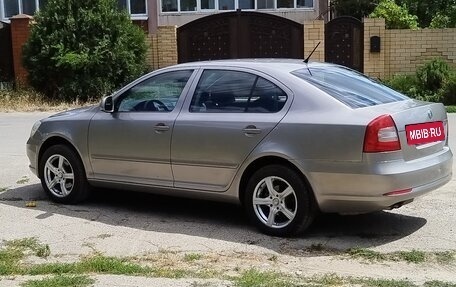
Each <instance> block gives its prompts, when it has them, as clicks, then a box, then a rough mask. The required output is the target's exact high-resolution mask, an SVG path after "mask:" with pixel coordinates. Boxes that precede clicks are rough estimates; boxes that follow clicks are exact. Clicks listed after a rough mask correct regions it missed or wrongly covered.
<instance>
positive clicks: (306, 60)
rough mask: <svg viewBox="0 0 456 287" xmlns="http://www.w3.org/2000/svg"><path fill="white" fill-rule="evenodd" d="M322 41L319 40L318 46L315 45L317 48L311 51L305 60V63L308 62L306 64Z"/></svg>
mask: <svg viewBox="0 0 456 287" xmlns="http://www.w3.org/2000/svg"><path fill="white" fill-rule="evenodd" d="M320 43H321V41H320V42H318V44H317V46H315V48H314V49H313V50H312V52H310V54H309V56H308V57H307V58H306V59H305V60H304V63H306V64H307V63H309V59H310V57H311V56H312V54H313V53H314V52H315V50H317V48H318V45H320Z"/></svg>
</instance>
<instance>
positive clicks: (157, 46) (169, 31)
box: [146, 26, 177, 70]
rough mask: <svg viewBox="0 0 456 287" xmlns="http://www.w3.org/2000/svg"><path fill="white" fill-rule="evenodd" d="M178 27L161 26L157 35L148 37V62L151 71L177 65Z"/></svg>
mask: <svg viewBox="0 0 456 287" xmlns="http://www.w3.org/2000/svg"><path fill="white" fill-rule="evenodd" d="M176 32H177V27H176V26H160V27H158V29H157V33H156V34H152V35H149V36H148V39H149V43H150V46H149V49H148V51H147V57H146V60H147V62H148V64H149V66H150V67H151V69H153V70H155V69H159V68H163V67H167V66H171V65H175V64H177V35H176Z"/></svg>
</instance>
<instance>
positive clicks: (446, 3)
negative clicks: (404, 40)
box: [396, 0, 456, 28]
mask: <svg viewBox="0 0 456 287" xmlns="http://www.w3.org/2000/svg"><path fill="white" fill-rule="evenodd" d="M396 3H397V4H399V5H401V6H406V7H407V8H408V11H409V13H410V14H413V15H416V16H417V17H418V25H419V26H420V27H421V28H426V27H429V26H430V24H431V22H432V19H433V18H434V16H436V15H437V14H439V13H440V14H442V15H447V14H446V11H447V9H448V8H449V7H451V6H453V5H455V4H456V3H455V0H432V1H423V0H396Z"/></svg>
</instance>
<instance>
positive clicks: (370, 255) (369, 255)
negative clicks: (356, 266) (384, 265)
mask: <svg viewBox="0 0 456 287" xmlns="http://www.w3.org/2000/svg"><path fill="white" fill-rule="evenodd" d="M347 254H348V255H350V256H351V257H353V258H361V259H366V260H370V261H384V260H386V259H387V256H386V255H385V254H383V253H380V252H377V251H374V250H370V249H366V248H351V249H348V250H347Z"/></svg>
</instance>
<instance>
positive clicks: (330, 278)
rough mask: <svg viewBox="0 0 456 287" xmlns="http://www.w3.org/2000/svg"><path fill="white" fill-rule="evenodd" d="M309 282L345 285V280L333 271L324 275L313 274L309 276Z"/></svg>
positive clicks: (321, 284)
mask: <svg viewBox="0 0 456 287" xmlns="http://www.w3.org/2000/svg"><path fill="white" fill-rule="evenodd" d="M308 282H309V283H312V284H317V285H318V286H339V285H343V284H344V282H345V280H344V278H342V277H340V276H338V275H337V274H334V273H331V274H325V275H323V276H313V277H311V278H309V280H308Z"/></svg>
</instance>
